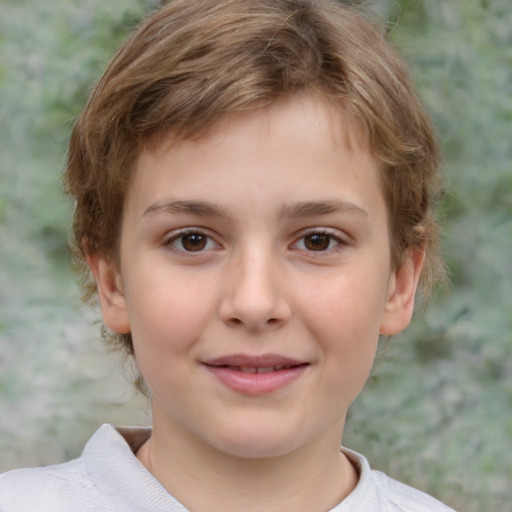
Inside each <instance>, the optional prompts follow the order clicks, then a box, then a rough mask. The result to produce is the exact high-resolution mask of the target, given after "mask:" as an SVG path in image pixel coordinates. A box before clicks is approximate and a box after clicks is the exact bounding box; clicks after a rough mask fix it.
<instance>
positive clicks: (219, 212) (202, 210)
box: [142, 199, 229, 218]
mask: <svg viewBox="0 0 512 512" xmlns="http://www.w3.org/2000/svg"><path fill="white" fill-rule="evenodd" d="M157 213H185V214H189V215H198V216H200V217H225V218H227V217H229V215H228V213H227V212H226V211H224V210H223V209H222V208H221V207H220V206H217V205H214V204H211V203H208V202H206V201H195V200H189V201H179V200H172V199H171V200H168V201H159V202H156V203H153V204H152V205H151V206H149V207H148V208H146V210H145V211H144V213H143V215H142V216H143V217H144V216H146V215H154V214H157Z"/></svg>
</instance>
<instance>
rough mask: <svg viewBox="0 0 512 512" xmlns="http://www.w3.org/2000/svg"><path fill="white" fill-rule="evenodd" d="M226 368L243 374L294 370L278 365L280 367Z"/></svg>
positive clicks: (287, 366) (227, 366)
mask: <svg viewBox="0 0 512 512" xmlns="http://www.w3.org/2000/svg"><path fill="white" fill-rule="evenodd" d="M224 368H229V369H230V370H233V371H236V372H241V373H270V372H278V371H279V370H288V369H289V368H292V367H291V366H289V365H278V366H258V367H255V366H231V365H226V366H224Z"/></svg>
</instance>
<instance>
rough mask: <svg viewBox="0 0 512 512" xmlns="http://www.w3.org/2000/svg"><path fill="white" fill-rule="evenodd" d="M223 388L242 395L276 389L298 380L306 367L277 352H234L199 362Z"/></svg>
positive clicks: (262, 393) (252, 394)
mask: <svg viewBox="0 0 512 512" xmlns="http://www.w3.org/2000/svg"><path fill="white" fill-rule="evenodd" d="M203 365H204V366H205V368H206V369H207V370H208V371H209V372H210V373H211V374H212V375H213V376H214V377H215V379H216V380H217V382H219V383H220V384H221V385H222V386H223V387H227V388H228V389H229V390H231V391H235V392H236V393H241V394H244V395H251V396H258V395H268V394H271V393H275V392H278V391H280V390H282V389H284V388H286V387H287V386H289V385H291V384H292V383H293V382H295V381H296V380H298V379H299V378H300V377H301V376H302V375H303V374H304V373H305V371H306V370H307V368H308V367H309V366H310V364H309V363H308V362H302V361H298V360H294V359H290V358H287V357H283V356H280V355H274V354H266V355H263V356H250V355H244V354H234V355H229V356H224V357H220V358H217V359H213V360H210V361H205V362H204V363H203Z"/></svg>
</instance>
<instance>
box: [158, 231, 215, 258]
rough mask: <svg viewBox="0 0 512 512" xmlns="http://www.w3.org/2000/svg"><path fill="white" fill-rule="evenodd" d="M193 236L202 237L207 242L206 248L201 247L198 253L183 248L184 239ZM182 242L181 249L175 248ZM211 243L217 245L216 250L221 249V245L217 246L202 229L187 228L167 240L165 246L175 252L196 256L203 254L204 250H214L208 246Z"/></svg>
mask: <svg viewBox="0 0 512 512" xmlns="http://www.w3.org/2000/svg"><path fill="white" fill-rule="evenodd" d="M192 235H196V236H198V237H202V238H203V239H204V240H205V246H204V247H201V248H200V249H199V250H198V251H193V250H187V249H186V248H185V247H184V246H183V241H184V239H185V238H186V237H191V236H192ZM180 240H181V248H179V247H175V246H174V243H175V242H178V241H180ZM211 243H213V244H214V245H215V248H218V247H220V246H219V244H217V243H216V242H215V241H214V240H213V238H212V237H211V236H210V235H208V234H207V233H204V232H203V231H201V230H200V229H196V228H186V229H183V230H180V231H178V232H175V233H173V234H172V235H171V236H169V237H168V238H166V239H165V240H164V244H163V245H164V246H165V247H167V248H169V249H170V250H173V251H176V252H181V253H187V254H194V253H201V252H203V251H204V250H208V249H212V247H208V245H209V244H211Z"/></svg>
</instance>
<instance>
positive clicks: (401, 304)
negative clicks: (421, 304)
mask: <svg viewBox="0 0 512 512" xmlns="http://www.w3.org/2000/svg"><path fill="white" fill-rule="evenodd" d="M424 259H425V253H424V252H423V250H421V249H409V250H408V252H407V257H406V259H405V261H404V263H403V264H402V266H401V267H400V268H399V269H397V270H395V271H394V272H393V273H392V274H391V277H390V280H389V286H388V297H387V300H386V304H385V307H384V314H383V316H382V319H381V323H380V330H379V331H380V334H384V335H386V336H391V335H393V334H398V333H399V332H401V331H403V330H404V329H405V328H406V327H407V326H408V325H409V323H410V322H411V318H412V315H413V313H414V299H415V295H416V289H417V288H418V281H419V278H420V274H421V269H422V268H423V261H424Z"/></svg>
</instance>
